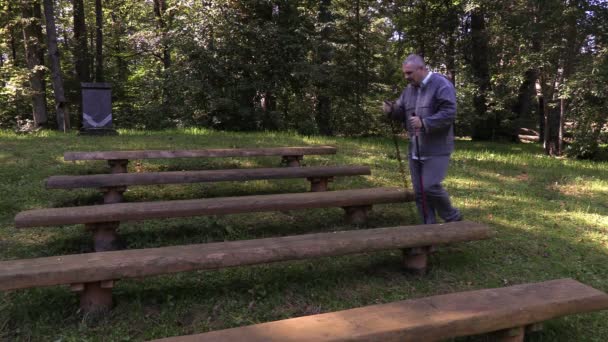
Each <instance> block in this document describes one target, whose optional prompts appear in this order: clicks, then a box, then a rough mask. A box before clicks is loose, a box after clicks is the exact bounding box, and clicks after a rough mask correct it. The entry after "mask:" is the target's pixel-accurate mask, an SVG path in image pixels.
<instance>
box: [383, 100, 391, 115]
mask: <svg viewBox="0 0 608 342" xmlns="http://www.w3.org/2000/svg"><path fill="white" fill-rule="evenodd" d="M382 111H383V112H384V114H390V113H391V112H392V111H393V102H392V101H388V100H384V103H383V104H382Z"/></svg>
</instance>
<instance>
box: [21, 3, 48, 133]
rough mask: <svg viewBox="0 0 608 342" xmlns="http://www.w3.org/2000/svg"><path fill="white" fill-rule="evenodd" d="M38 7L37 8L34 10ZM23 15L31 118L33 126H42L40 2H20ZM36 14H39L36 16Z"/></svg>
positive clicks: (43, 113) (44, 113)
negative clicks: (30, 92) (30, 97)
mask: <svg viewBox="0 0 608 342" xmlns="http://www.w3.org/2000/svg"><path fill="white" fill-rule="evenodd" d="M36 7H38V10H36ZM21 11H22V16H23V43H24V46H25V59H26V62H27V67H28V69H30V75H29V80H30V86H31V91H32V106H33V119H34V125H35V127H40V126H43V125H45V124H46V123H47V113H46V93H45V86H44V68H43V66H44V59H43V60H41V59H40V57H41V55H42V56H44V50H43V49H42V41H41V40H40V36H41V35H42V31H41V29H40V23H41V20H40V19H41V18H40V15H39V14H40V3H39V2H37V1H32V2H30V1H27V2H23V3H22V4H21ZM36 14H38V15H39V16H38V17H37V16H36Z"/></svg>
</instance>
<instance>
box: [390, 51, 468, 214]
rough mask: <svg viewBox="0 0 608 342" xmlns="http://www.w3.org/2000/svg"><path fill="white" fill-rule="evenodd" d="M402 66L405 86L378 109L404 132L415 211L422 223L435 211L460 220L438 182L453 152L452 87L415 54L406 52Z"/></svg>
mask: <svg viewBox="0 0 608 342" xmlns="http://www.w3.org/2000/svg"><path fill="white" fill-rule="evenodd" d="M402 70H403V74H404V76H405V78H406V79H407V81H408V86H407V87H406V88H405V90H403V93H401V96H400V97H399V99H398V100H397V101H395V102H391V101H385V102H384V105H383V111H384V113H386V114H387V115H388V116H389V117H390V118H391V119H393V120H397V121H400V122H402V123H403V124H404V127H405V128H406V129H407V131H408V135H409V138H410V144H409V154H408V159H409V164H410V174H411V176H412V184H413V185H414V190H415V192H416V205H417V207H418V211H419V213H420V215H421V216H422V219H423V222H424V223H425V224H431V223H436V218H435V212H437V214H439V216H440V217H441V218H442V219H443V220H444V221H445V222H452V221H460V220H462V215H461V214H460V211H459V210H458V209H457V208H454V207H453V206H452V203H451V201H450V196H449V194H448V193H447V191H446V190H445V189H444V188H443V187H442V186H441V182H442V181H443V179H444V178H445V176H446V174H447V170H448V164H449V162H450V155H451V154H452V152H453V151H454V119H455V118H456V91H455V89H454V86H453V85H452V83H451V82H450V81H449V80H447V79H446V78H445V77H444V76H442V75H440V74H436V73H433V72H430V71H429V70H427V68H426V66H425V64H424V60H423V59H422V57H420V56H418V55H409V56H408V57H407V58H406V59H405V61H404V62H403V65H402ZM421 175H422V177H421ZM421 182H422V186H421Z"/></svg>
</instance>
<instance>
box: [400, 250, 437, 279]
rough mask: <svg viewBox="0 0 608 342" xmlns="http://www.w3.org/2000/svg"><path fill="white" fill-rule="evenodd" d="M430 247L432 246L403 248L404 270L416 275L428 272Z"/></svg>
mask: <svg viewBox="0 0 608 342" xmlns="http://www.w3.org/2000/svg"><path fill="white" fill-rule="evenodd" d="M430 249H431V248H430V247H414V248H404V249H402V251H403V268H404V270H405V271H406V272H408V273H412V274H415V275H425V274H427V273H428V260H429V252H430Z"/></svg>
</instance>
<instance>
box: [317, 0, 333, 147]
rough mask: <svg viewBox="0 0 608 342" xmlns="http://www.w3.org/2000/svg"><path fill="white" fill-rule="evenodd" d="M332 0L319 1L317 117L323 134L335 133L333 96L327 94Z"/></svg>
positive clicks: (330, 51)
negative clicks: (332, 110) (332, 111)
mask: <svg viewBox="0 0 608 342" xmlns="http://www.w3.org/2000/svg"><path fill="white" fill-rule="evenodd" d="M330 6H331V0H321V1H320V2H319V14H318V21H319V23H320V24H321V25H322V28H321V32H320V37H319V38H320V39H319V52H318V56H317V63H316V64H317V66H318V67H319V68H320V74H321V77H320V78H321V79H320V80H318V81H317V82H316V83H317V85H316V88H317V90H316V91H317V103H316V113H315V114H316V115H315V119H316V121H317V125H318V127H319V132H320V133H321V134H323V135H333V134H334V130H333V125H332V113H331V98H330V97H329V96H327V94H326V93H327V91H328V88H329V85H328V79H329V75H328V74H329V71H328V70H327V69H326V67H327V66H328V65H327V64H328V63H329V61H330V60H331V56H332V48H331V45H329V37H330V35H331V28H330V25H329V23H331V22H332V21H333V17H332V14H331V12H330V10H329V8H330Z"/></svg>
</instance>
